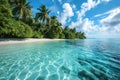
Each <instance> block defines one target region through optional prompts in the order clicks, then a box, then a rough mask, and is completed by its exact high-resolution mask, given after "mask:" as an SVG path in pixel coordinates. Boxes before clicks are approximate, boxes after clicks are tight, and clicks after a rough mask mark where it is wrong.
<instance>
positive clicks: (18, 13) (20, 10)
mask: <svg viewBox="0 0 120 80" xmlns="http://www.w3.org/2000/svg"><path fill="white" fill-rule="evenodd" d="M31 8H32V7H31V6H30V2H27V1H26V0H19V2H18V4H16V5H15V6H14V7H13V15H14V16H15V18H17V19H19V20H20V19H21V20H22V21H27V19H28V18H29V17H30V16H31V14H32V13H31Z"/></svg>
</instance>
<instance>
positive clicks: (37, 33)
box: [33, 31, 43, 38]
mask: <svg viewBox="0 0 120 80" xmlns="http://www.w3.org/2000/svg"><path fill="white" fill-rule="evenodd" d="M33 38H43V35H42V34H41V33H40V32H37V31H34V32H33Z"/></svg>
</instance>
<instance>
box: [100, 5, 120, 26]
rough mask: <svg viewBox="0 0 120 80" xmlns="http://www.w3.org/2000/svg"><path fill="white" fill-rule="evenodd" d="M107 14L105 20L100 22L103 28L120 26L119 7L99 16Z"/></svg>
mask: <svg viewBox="0 0 120 80" xmlns="http://www.w3.org/2000/svg"><path fill="white" fill-rule="evenodd" d="M105 14H108V16H106V17H105V18H103V19H101V20H100V23H101V24H103V25H104V26H110V27H113V26H117V25H119V24H120V7H119V8H116V9H113V10H110V11H108V12H106V13H103V14H101V16H103V15H105Z"/></svg>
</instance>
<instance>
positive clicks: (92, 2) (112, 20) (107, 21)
mask: <svg viewBox="0 0 120 80" xmlns="http://www.w3.org/2000/svg"><path fill="white" fill-rule="evenodd" d="M109 1H110V0H88V1H87V2H85V3H83V4H82V5H81V10H80V11H76V13H77V15H78V16H77V21H76V22H71V25H70V27H71V28H74V27H75V28H76V29H77V31H83V32H85V34H86V35H87V37H104V38H105V37H116V36H118V35H119V36H120V8H116V9H114V10H110V11H108V12H106V13H103V14H98V15H96V16H95V17H101V16H104V17H102V19H101V20H100V23H101V25H95V24H94V21H91V20H90V19H88V18H83V17H84V16H85V13H86V12H87V11H89V10H91V9H92V8H94V7H96V6H97V5H99V4H101V3H103V2H109Z"/></svg>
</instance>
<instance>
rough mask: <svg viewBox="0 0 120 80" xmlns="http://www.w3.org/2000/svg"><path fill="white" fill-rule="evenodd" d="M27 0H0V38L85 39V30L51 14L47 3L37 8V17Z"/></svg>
mask: <svg viewBox="0 0 120 80" xmlns="http://www.w3.org/2000/svg"><path fill="white" fill-rule="evenodd" d="M31 9H32V6H31V5H30V2H27V1H26V0H0V38H61V39H75V38H79V39H84V38H86V37H85V34H84V33H83V32H77V31H76V29H75V28H73V29H71V28H69V27H68V26H66V27H65V28H62V27H61V26H62V24H61V23H60V22H59V21H58V20H57V17H56V16H49V14H50V12H51V11H50V10H49V9H48V8H46V6H45V5H41V6H40V7H39V8H37V10H38V12H37V13H36V15H35V17H34V16H33V14H32V10H31Z"/></svg>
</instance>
